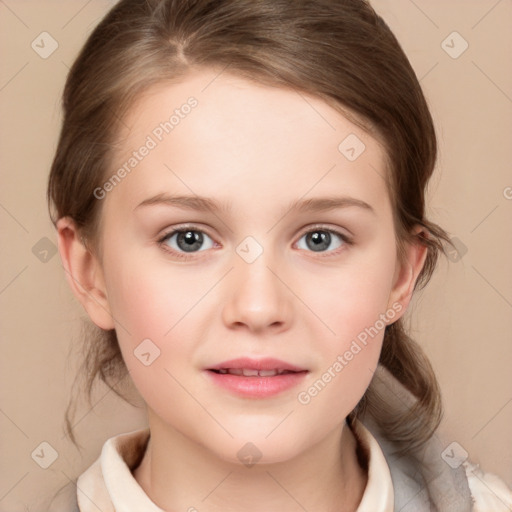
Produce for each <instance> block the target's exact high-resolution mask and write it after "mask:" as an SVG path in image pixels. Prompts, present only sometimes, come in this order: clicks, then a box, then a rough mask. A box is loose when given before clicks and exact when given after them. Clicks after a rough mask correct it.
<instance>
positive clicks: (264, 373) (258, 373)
mask: <svg viewBox="0 0 512 512" xmlns="http://www.w3.org/2000/svg"><path fill="white" fill-rule="evenodd" d="M218 372H219V373H221V374H223V375H224V374H226V373H229V374H230V375H238V376H242V375H243V376H244V377H275V376H276V375H282V374H284V373H291V372H290V371H289V370H254V369H252V368H221V369H219V370H218Z"/></svg>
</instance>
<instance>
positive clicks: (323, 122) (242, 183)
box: [111, 69, 387, 202]
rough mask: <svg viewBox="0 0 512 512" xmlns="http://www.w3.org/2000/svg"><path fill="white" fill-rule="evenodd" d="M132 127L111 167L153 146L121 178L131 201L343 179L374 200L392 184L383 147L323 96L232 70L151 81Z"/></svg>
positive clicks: (229, 194)
mask: <svg viewBox="0 0 512 512" xmlns="http://www.w3.org/2000/svg"><path fill="white" fill-rule="evenodd" d="M124 126H125V128H123V130H122V132H121V136H120V138H119V144H118V146H117V151H116V154H115V158H114V165H113V167H112V169H111V172H115V170H116V169H117V168H118V167H120V166H121V165H123V164H125V163H126V162H128V160H129V159H130V158H139V157H135V156H134V155H133V154H134V152H137V149H138V148H141V147H142V146H144V145H146V146H151V150H150V151H144V152H145V153H146V156H144V157H143V158H142V159H138V160H137V162H135V161H134V162H132V163H135V164H136V169H135V167H134V171H135V170H136V172H131V173H130V176H129V179H126V180H124V181H125V182H126V183H123V184H122V185H123V187H119V190H121V188H123V189H124V195H126V194H128V195H129V196H130V199H131V200H132V202H133V201H135V200H138V199H141V200H143V199H144V197H142V196H144V195H146V196H147V194H149V193H155V194H156V193H160V192H163V191H164V189H165V188H166V187H167V188H171V189H172V188H179V189H181V190H179V191H180V192H191V191H193V192H194V193H198V194H199V193H200V194H201V195H212V193H217V194H218V195H219V196H223V197H224V198H226V199H233V195H235V193H236V195H240V194H243V193H244V192H246V193H248V194H250V195H251V196H252V197H256V196H258V195H260V196H261V197H260V199H262V200H263V199H265V198H266V200H267V201H268V200H269V199H270V198H271V197H278V196H279V197H282V199H283V201H284V202H286V201H288V200H293V199H294V198H296V197H293V196H297V194H299V195H304V194H306V193H308V190H312V189H313V188H314V189H315V190H316V191H318V192H321V191H322V190H323V191H324V192H327V191H328V190H329V191H331V192H332V191H334V190H333V189H334V188H339V187H340V186H344V188H346V192H350V193H359V194H361V193H363V192H364V194H366V196H367V198H366V199H372V200H373V201H376V200H377V201H378V200H380V201H382V197H381V196H382V193H383V191H384V192H385V183H384V180H383V177H384V175H385V166H386V163H385V151H384V149H383V147H382V146H381V144H380V143H379V141H378V140H377V139H376V138H374V137H373V136H370V135H369V134H368V133H367V132H366V131H364V130H362V129H361V128H360V127H359V126H357V125H355V124H354V123H352V122H351V121H350V120H348V119H347V118H345V117H344V116H343V115H342V114H341V113H340V112H338V111H336V110H335V109H334V108H332V107H331V106H329V105H328V104H327V103H325V102H324V101H323V100H321V99H319V98H317V97H314V96H310V95H306V94H304V93H302V92H299V91H296V90H294V89H291V88H282V87H271V86H268V85H263V84H259V83H256V82H254V81H250V80H247V79H245V78H243V77H240V76H237V75H234V74H231V73H228V72H226V71H224V72H220V73H219V71H214V70H208V69H201V70H195V71H194V72H191V73H189V74H188V75H187V76H185V77H183V78H181V79H180V81H179V82H177V83H173V84H170V83H161V84H157V85H156V86H153V87H152V88H151V89H149V90H148V91H146V93H145V94H143V95H142V96H141V97H140V98H139V99H138V100H137V102H136V103H135V104H134V105H133V106H132V108H131V109H130V110H129V112H128V115H127V116H126V117H125V119H124ZM333 170H334V172H331V171H333ZM181 178H183V179H181ZM272 183H274V184H275V187H278V189H279V190H277V191H276V190H274V191H272V190H271V188H272V185H271V184H272ZM235 184H236V185H237V188H236V189H235V188H233V186H234V185H235ZM187 188H188V190H187ZM363 189H365V190H363ZM276 192H278V194H277V193H276ZM287 192H289V194H288V196H287ZM340 192H345V190H340ZM111 195H112V196H115V195H118V190H116V191H115V193H114V194H111ZM385 195H386V196H387V194H385ZM371 196H373V197H371Z"/></svg>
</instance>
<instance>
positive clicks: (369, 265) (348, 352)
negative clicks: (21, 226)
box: [48, 0, 512, 512]
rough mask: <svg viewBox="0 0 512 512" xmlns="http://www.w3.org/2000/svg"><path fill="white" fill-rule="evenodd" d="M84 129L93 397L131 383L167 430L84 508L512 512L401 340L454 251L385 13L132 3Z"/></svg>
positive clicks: (103, 479)
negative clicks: (443, 259)
mask: <svg viewBox="0 0 512 512" xmlns="http://www.w3.org/2000/svg"><path fill="white" fill-rule="evenodd" d="M64 111H65V116H64V121H63V127H62V132H61V137H60V141H59V145H58V148H57V152H56V156H55V159H54V163H53V167H52V170H51V175H50V179H49V187H48V197H49V201H50V206H51V207H52V218H53V220H54V222H55V225H56V228H57V231H58V241H59V251H60V255H61V258H62V261H63V263H64V267H65V270H66V275H67V278H68V281H69V284H70V286H71V288H72V290H73V292H74V294H75V295H76V297H77V298H78V300H79V301H80V302H81V304H82V305H83V307H84V308H85V310H86V311H87V313H88V315H89V316H90V318H91V320H92V322H93V323H94V324H95V325H96V326H97V327H98V328H99V331H98V332H99V335H98V336H97V337H96V338H95V339H94V344H93V349H92V350H90V351H89V353H88V356H87V357H88V359H87V365H86V367H87V368H89V369H92V371H91V372H90V374H89V376H88V377H89V391H90V387H91V386H92V382H93V381H94V379H95V377H96V376H98V375H99V376H100V377H101V379H102V380H104V381H105V382H106V383H107V384H108V385H110V386H112V387H115V383H116V382H117V381H119V380H120V379H121V378H122V377H123V376H126V375H129V376H130V377H131V379H132V381H133V383H134V384H135V386H136V388H137V390H138V392H139V393H140V395H141V396H142V398H143V399H144V402H145V404H146V408H147V415H148V428H147V429H143V430H138V431H134V432H129V433H126V434H121V435H118V436H116V437H114V438H111V439H109V440H108V441H107V442H106V443H105V445H104V447H103V450H102V452H101V455H100V457H99V458H98V459H97V461H96V462H95V463H94V464H93V465H92V466H91V467H90V468H89V469H88V470H87V471H85V473H83V474H82V475H81V476H80V478H79V479H78V481H77V492H76V504H75V507H76V508H77V510H80V511H82V512H88V511H92V510H102V511H103V512H107V511H129V510H133V511H153V512H156V511H178V510H187V511H195V510H198V511H200V512H211V511H218V510H223V511H242V510H243V511H255V510H262V509H263V510H271V511H274V510H280V511H290V512H292V511H299V510H309V511H315V512H324V511H325V512H327V511H334V510H336V511H355V510H357V511H371V512H379V511H391V510H402V511H406V510H409V511H418V510H443V511H444V510H446V511H469V510H472V509H473V510H479V511H480V510H510V509H511V508H510V507H512V495H511V493H510V491H509V490H507V489H506V488H505V486H504V484H503V483H502V482H501V481H499V480H495V481H491V480H490V479H489V477H484V475H481V474H479V473H477V472H476V467H475V466H473V465H472V464H470V463H469V462H467V461H466V462H464V463H462V462H463V461H462V460H458V459H457V457H458V456H457V454H456V453H452V452H448V453H444V452H443V450H444V448H445V447H444V446H443V445H442V444H441V443H440V442H439V441H438V439H437V437H436V435H435V432H436V429H437V427H438V425H439V422H440V418H441V405H440V395H439V390H438V385H437V383H436V379H435V377H434V374H433V371H432V368H431V366H430V364H429V362H428V361H427V359H426V358H425V356H424V355H423V353H422V351H421V349H420V348H419V346H418V345H417V344H416V343H415V342H414V341H413V340H411V339H410V338H409V337H408V336H407V334H406V332H405V330H404V328H403V325H402V317H403V315H404V313H405V312H406V310H407V307H408V305H409V303H410V300H411V297H412V295H413V291H414V290H415V289H417V288H418V287H420V286H423V285H424V284H425V283H426V282H427V281H428V279H429V278H430V276H431V274H432V272H433V270H434V268H435V263H436V259H437V256H438V253H439V251H441V250H442V249H443V242H447V241H448V240H449V239H448V236H447V234H446V232H445V231H443V230H442V229H441V228H440V227H438V226H436V225H435V224H433V223H432V222H430V221H429V220H428V219H427V218H426V217H425V189H426V186H427V183H428V180H429V178H430V176H431V174H432V172H433V169H434V164H435V160H436V137H435V132H434V127H433V123H432V119H431V116H430V113H429V110H428V108H427V105H426V102H425V98H424V96H423V94H422V91H421V89H420V86H419V83H418V81H417V79H416V77H415V75H414V72H413V70H412V68H411V66H410V64H409V62H408V60H407V58H406V56H405V55H404V53H403V51H402V50H401V48H400V46H399V44H398V42H397V41H396V39H395V37H394V36H393V34H392V33H391V32H390V30H389V28H388V27H387V25H386V24H385V23H384V21H383V20H382V19H381V18H380V17H379V16H377V15H376V13H375V12H374V11H373V9H372V8H371V7H370V5H369V4H368V3H367V2H366V1H364V0H315V1H302V0H258V1H254V0H251V1H249V0H222V1H215V2H214V1H211V0H122V1H121V2H119V3H118V4H117V5H115V6H114V8H113V9H112V10H111V12H110V13H109V14H108V15H107V16H106V17H105V19H104V20H103V21H102V22H101V23H100V25H99V26H98V27H97V28H96V30H95V31H94V32H93V33H92V35H91V36H90V38H89V40H88V41H87V43H86V45H85V47H84V48H83V50H82V52H81V54H80V55H79V57H78V59H77V60H76V62H75V64H74V65H73V68H72V70H71V72H70V75H69V77H68V81H67V84H66V88H65V91H64ZM69 434H70V436H71V438H72V439H73V432H72V431H71V429H69ZM485 479H487V480H485ZM472 507H473V508H472Z"/></svg>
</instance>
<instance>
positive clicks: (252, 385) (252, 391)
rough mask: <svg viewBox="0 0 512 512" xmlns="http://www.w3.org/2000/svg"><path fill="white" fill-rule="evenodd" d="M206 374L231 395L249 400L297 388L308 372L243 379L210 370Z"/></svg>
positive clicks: (238, 376)
mask: <svg viewBox="0 0 512 512" xmlns="http://www.w3.org/2000/svg"><path fill="white" fill-rule="evenodd" d="M206 373H207V374H208V375H209V376H210V379H212V381H213V382H214V383H215V384H217V385H219V386H222V387H223V388H225V389H227V390H229V391H231V392H232V393H235V394H237V395H240V396H244V397H249V398H268V397H271V396H275V395H278V394H279V393H282V392H284V391H286V390H288V389H291V388H293V387H295V386H297V385H298V384H300V383H301V382H302V381H303V379H304V377H305V376H306V374H307V373H308V372H307V371H304V372H297V373H284V374H282V375H275V376H274V377H244V376H243V375H231V374H229V373H216V372H213V371H211V370H207V371H206Z"/></svg>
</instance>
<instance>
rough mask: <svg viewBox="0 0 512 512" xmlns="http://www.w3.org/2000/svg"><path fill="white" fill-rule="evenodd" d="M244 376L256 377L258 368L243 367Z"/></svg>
mask: <svg viewBox="0 0 512 512" xmlns="http://www.w3.org/2000/svg"><path fill="white" fill-rule="evenodd" d="M242 373H243V374H244V377H257V376H258V370H246V369H245V368H244V369H243V370H242Z"/></svg>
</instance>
